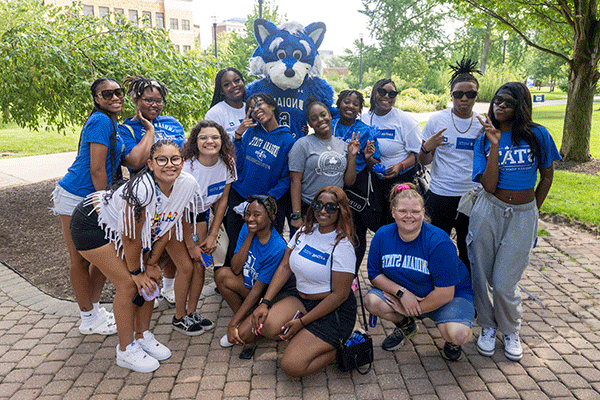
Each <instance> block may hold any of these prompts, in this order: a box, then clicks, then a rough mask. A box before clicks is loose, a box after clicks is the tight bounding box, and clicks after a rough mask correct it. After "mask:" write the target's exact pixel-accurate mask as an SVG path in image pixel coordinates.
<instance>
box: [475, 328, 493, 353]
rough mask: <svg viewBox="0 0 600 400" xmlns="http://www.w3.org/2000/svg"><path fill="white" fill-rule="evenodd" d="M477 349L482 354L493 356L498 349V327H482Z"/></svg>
mask: <svg viewBox="0 0 600 400" xmlns="http://www.w3.org/2000/svg"><path fill="white" fill-rule="evenodd" d="M477 351H479V354H481V355H482V356H487V357H491V356H493V355H494V351H496V329H495V328H481V334H480V335H479V339H477Z"/></svg>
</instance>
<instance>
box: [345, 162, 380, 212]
mask: <svg viewBox="0 0 600 400" xmlns="http://www.w3.org/2000/svg"><path fill="white" fill-rule="evenodd" d="M344 192H346V197H348V203H349V205H350V208H351V209H353V210H354V211H356V212H362V211H363V210H364V209H365V207H367V206H370V197H371V195H372V193H373V184H372V182H371V172H370V171H369V169H368V168H367V167H365V168H364V169H363V170H362V171H360V172H359V173H358V175H356V182H354V185H352V186H351V187H349V188H346V189H345V190H344Z"/></svg>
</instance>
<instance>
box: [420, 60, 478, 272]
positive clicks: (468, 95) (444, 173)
mask: <svg viewBox="0 0 600 400" xmlns="http://www.w3.org/2000/svg"><path fill="white" fill-rule="evenodd" d="M450 68H451V69H452V70H453V71H454V73H453V74H452V77H451V80H450V91H451V93H452V108H450V109H446V110H443V111H440V112H437V113H435V114H433V115H432V116H431V117H430V118H429V120H428V121H427V123H426V124H425V127H423V131H422V133H421V136H422V138H423V144H422V145H421V151H420V152H419V162H421V163H422V164H430V163H432V162H433V163H432V167H431V182H430V184H429V190H428V191H427V194H426V195H425V199H426V200H425V209H426V210H427V214H428V215H429V216H430V217H431V223H432V224H433V225H435V226H437V227H438V228H441V229H443V230H444V231H445V232H446V233H447V234H448V235H450V233H451V232H452V228H454V229H456V244H457V247H458V255H459V257H460V260H461V261H462V262H463V263H464V264H465V265H466V267H467V269H469V270H470V263H469V256H468V254H467V244H466V242H465V238H466V237H467V231H468V229H469V217H468V216H466V215H465V214H463V213H459V212H458V211H457V209H458V203H459V201H460V198H461V196H462V195H464V194H465V193H467V192H468V191H469V190H470V189H472V188H473V187H474V186H475V185H476V183H474V182H473V181H472V179H471V174H472V172H473V145H474V144H475V140H477V138H478V137H480V136H481V135H482V134H483V127H482V126H481V123H480V122H479V119H478V117H479V114H477V113H476V112H474V111H473V106H474V105H475V101H476V100H477V91H478V90H479V82H478V81H477V78H475V76H474V75H473V74H474V73H480V71H478V70H477V63H476V62H474V61H471V60H470V59H465V58H464V57H463V59H462V60H461V61H460V62H457V63H456V66H453V65H451V66H450Z"/></svg>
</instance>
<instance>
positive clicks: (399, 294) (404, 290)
mask: <svg viewBox="0 0 600 400" xmlns="http://www.w3.org/2000/svg"><path fill="white" fill-rule="evenodd" d="M404 292H406V289H404V288H403V287H401V288H400V289H398V291H397V292H396V297H397V298H398V299H401V298H402V295H403V294H404Z"/></svg>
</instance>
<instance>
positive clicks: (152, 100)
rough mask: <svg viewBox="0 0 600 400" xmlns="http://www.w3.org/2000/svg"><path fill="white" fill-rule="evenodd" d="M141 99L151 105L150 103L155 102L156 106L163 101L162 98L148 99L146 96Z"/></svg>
mask: <svg viewBox="0 0 600 400" xmlns="http://www.w3.org/2000/svg"><path fill="white" fill-rule="evenodd" d="M142 100H144V103H146V104H148V105H149V106H151V105H152V104H156V105H157V106H162V105H163V103H164V102H165V101H164V100H163V99H148V98H146V97H142Z"/></svg>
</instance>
